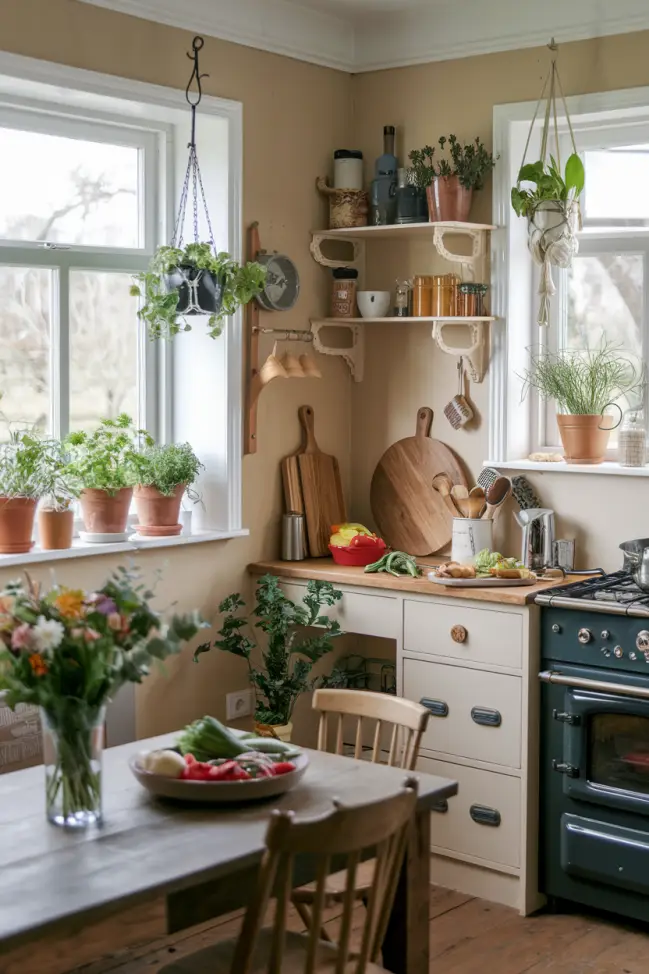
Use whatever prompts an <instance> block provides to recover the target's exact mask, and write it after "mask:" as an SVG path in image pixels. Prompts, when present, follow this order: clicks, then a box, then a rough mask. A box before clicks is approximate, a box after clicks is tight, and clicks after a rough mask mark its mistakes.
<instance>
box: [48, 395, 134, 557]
mask: <svg viewBox="0 0 649 974" xmlns="http://www.w3.org/2000/svg"><path fill="white" fill-rule="evenodd" d="M151 446H153V437H152V436H150V434H149V433H147V431H146V430H139V429H136V428H135V427H134V426H133V421H132V420H131V417H130V416H128V415H127V414H126V413H122V414H121V415H120V416H118V417H117V419H102V421H101V423H100V424H99V426H98V427H97V429H96V430H94V432H92V433H86V432H83V431H80V432H76V433H70V434H69V435H68V436H67V438H66V440H65V447H66V449H67V450H69V453H70V461H69V463H68V464H67V466H66V471H65V472H66V474H67V475H69V476H71V477H74V478H76V479H77V480H78V481H79V483H80V484H81V486H82V490H81V495H80V500H81V511H82V514H83V522H84V526H85V529H86V532H87V534H88V535H89V536H92V537H88V538H87V540H92V541H98V542H101V541H110V540H114V539H113V538H112V537H111V536H115V535H117V536H119V535H123V534H124V532H125V531H126V523H127V519H128V512H129V507H130V504H131V498H132V496H133V485H134V484H136V483H138V481H139V479H140V469H141V465H142V453H141V447H145V448H146V447H151Z"/></svg>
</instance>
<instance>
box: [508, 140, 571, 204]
mask: <svg viewBox="0 0 649 974" xmlns="http://www.w3.org/2000/svg"><path fill="white" fill-rule="evenodd" d="M584 181H585V172H584V164H583V162H582V161H581V159H580V158H579V156H578V155H577V153H576V152H573V153H572V155H571V156H569V157H568V159H567V161H566V166H565V169H564V174H563V175H561V171H560V168H559V165H558V163H557V161H556V160H555V158H554V156H550V161H549V162H547V161H546V162H544V161H543V160H542V159H539V160H538V162H530V163H527V165H524V166H521V168H520V171H519V173H518V180H517V182H516V185H515V186H514V187H513V188H512V194H511V198H512V206H513V207H514V210H515V211H516V213H517V214H518V216H526V217H530V216H532V215H533V213H534V210H535V209H536V207H537V206H538V205H539V203H542V202H544V201H547V200H556V201H559V202H562V203H571V202H573V201H575V200H577V199H579V195H580V193H581V192H582V190H583V188H584ZM521 183H533V184H534V187H533V188H532V189H521V188H520V185H521Z"/></svg>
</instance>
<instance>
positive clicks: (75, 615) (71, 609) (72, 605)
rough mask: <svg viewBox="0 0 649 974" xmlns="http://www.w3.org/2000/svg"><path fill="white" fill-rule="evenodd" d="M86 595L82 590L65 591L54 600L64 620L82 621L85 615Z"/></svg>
mask: <svg viewBox="0 0 649 974" xmlns="http://www.w3.org/2000/svg"><path fill="white" fill-rule="evenodd" d="M83 599H84V594H83V592H82V591H81V590H80V589H64V590H63V591H62V592H61V594H60V595H57V597H56V598H55V599H54V607H55V608H56V609H57V610H58V611H59V613H60V614H61V615H62V616H63V618H64V619H80V618H81V616H82V615H83Z"/></svg>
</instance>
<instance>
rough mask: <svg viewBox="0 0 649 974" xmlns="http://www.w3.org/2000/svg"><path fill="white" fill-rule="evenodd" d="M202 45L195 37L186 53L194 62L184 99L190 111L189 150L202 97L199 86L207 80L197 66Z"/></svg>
mask: <svg viewBox="0 0 649 974" xmlns="http://www.w3.org/2000/svg"><path fill="white" fill-rule="evenodd" d="M204 44H205V39H204V38H203V37H200V36H198V35H197V36H196V37H195V38H194V40H193V41H192V50H191V53H190V52H189V51H187V57H188V58H189V60H190V61H193V62H194V70H193V71H192V73H191V77H190V79H189V81H188V83H187V87H186V88H185V98H186V99H187V103H188V104H189V105H190V106H191V110H192V136H191V141H190V142H189V148H190V149H191V148H192V147H195V145H196V109H197V108H198V106H199V105H200V103H201V99H202V97H203V86H202V85H201V79H202V78H209V74H201V72H200V69H199V66H198V53H199V51H201V50H202V48H203V45H204ZM194 82H196V88H197V94H196V95H194V96H192V92H191V87H192V84H193V83H194ZM192 97H194V98H195V101H192Z"/></svg>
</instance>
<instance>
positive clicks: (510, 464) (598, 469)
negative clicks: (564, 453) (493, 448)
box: [483, 460, 649, 477]
mask: <svg viewBox="0 0 649 974" xmlns="http://www.w3.org/2000/svg"><path fill="white" fill-rule="evenodd" d="M483 466H484V467H495V468H496V470H520V471H525V470H530V471H531V470H534V471H538V473H581V474H596V475H598V476H601V475H603V474H604V475H606V476H608V477H649V465H645V466H644V467H621V466H620V464H619V463H614V462H613V461H612V460H605V461H604V463H594V464H579V463H566V462H565V461H564V460H562V461H560V462H558V463H540V462H539V461H538V460H503V461H498V460H485V461H484V463H483Z"/></svg>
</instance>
